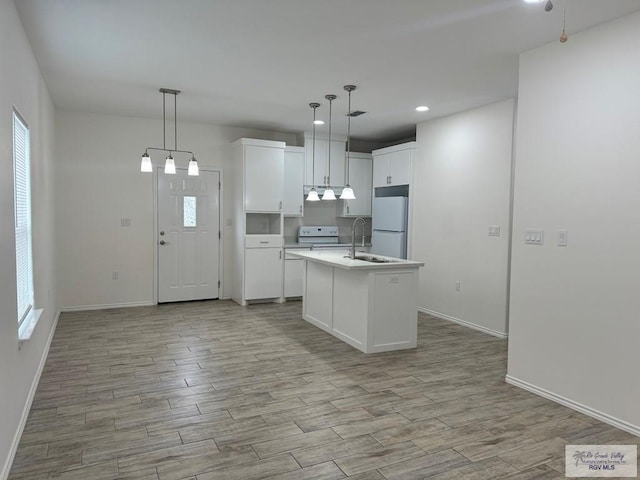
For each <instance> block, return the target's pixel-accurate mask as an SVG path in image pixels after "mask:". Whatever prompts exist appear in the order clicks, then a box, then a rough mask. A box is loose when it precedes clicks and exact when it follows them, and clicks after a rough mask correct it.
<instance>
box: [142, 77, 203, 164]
mask: <svg viewBox="0 0 640 480" xmlns="http://www.w3.org/2000/svg"><path fill="white" fill-rule="evenodd" d="M160 93H162V148H156V147H147V148H146V149H145V150H144V153H143V154H142V159H141V161H140V171H141V172H146V173H149V172H153V164H152V163H151V157H150V156H149V150H158V151H161V152H168V153H169V154H168V155H167V156H166V158H165V161H164V173H166V174H169V175H173V174H175V173H176V162H175V160H174V159H173V155H172V153H189V154H191V159H190V160H189V168H188V170H187V174H188V175H191V176H197V175H199V174H200V171H199V169H198V161H197V160H196V156H195V155H194V154H193V152H191V151H189V150H178V101H177V97H178V94H179V93H180V90H174V89H171V88H161V89H160ZM167 94H169V95H173V125H174V135H173V149H168V148H167V114H166V101H165V97H166V95H167Z"/></svg>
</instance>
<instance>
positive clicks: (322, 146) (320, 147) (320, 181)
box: [305, 138, 346, 186]
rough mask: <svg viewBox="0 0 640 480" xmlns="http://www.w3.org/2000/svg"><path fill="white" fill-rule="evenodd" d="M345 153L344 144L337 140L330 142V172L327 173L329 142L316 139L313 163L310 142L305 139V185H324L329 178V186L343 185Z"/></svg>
mask: <svg viewBox="0 0 640 480" xmlns="http://www.w3.org/2000/svg"><path fill="white" fill-rule="evenodd" d="M345 151H346V150H345V143H344V142H342V141H338V140H334V141H332V142H331V171H329V167H328V165H329V164H328V161H329V141H328V140H321V139H317V138H316V156H315V162H314V161H313V155H312V152H313V148H312V141H311V140H310V139H309V138H305V167H306V174H305V185H315V186H322V185H325V184H326V183H327V177H330V178H329V180H330V183H331V185H334V186H340V185H344V154H345ZM314 164H315V169H314ZM314 170H315V173H314Z"/></svg>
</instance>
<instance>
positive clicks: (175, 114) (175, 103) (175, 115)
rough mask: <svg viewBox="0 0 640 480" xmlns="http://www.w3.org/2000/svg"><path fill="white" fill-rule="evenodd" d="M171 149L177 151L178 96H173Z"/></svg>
mask: <svg viewBox="0 0 640 480" xmlns="http://www.w3.org/2000/svg"><path fill="white" fill-rule="evenodd" d="M173 148H174V149H175V150H178V95H177V94H175V93H174V94H173Z"/></svg>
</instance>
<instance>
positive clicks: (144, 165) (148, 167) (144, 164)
mask: <svg viewBox="0 0 640 480" xmlns="http://www.w3.org/2000/svg"><path fill="white" fill-rule="evenodd" d="M140 171H141V172H147V173H148V172H153V165H152V164H151V157H150V156H149V154H148V153H147V152H145V153H143V154H142V161H141V162H140Z"/></svg>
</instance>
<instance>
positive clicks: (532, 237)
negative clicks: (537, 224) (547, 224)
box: [524, 228, 544, 245]
mask: <svg viewBox="0 0 640 480" xmlns="http://www.w3.org/2000/svg"><path fill="white" fill-rule="evenodd" d="M524 243H526V244H527V245H542V244H543V243H544V230H532V229H529V228H527V229H526V230H525V231H524Z"/></svg>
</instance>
